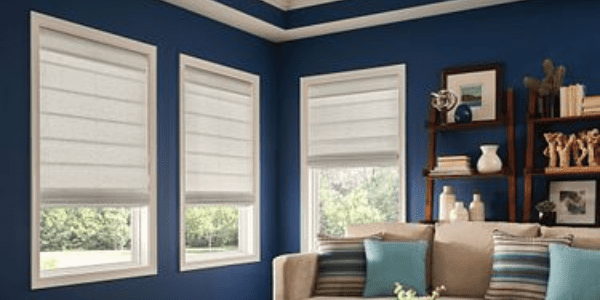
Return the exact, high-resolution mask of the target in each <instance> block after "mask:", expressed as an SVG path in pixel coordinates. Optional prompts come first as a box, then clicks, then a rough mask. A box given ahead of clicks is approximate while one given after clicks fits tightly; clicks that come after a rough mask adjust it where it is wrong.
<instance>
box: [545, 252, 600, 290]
mask: <svg viewBox="0 0 600 300" xmlns="http://www.w3.org/2000/svg"><path fill="white" fill-rule="evenodd" d="M549 250H550V279H549V280H548V293H547V294H546V300H598V299H600V251H592V250H583V249H576V248H569V247H567V246H564V245H550V248H549Z"/></svg>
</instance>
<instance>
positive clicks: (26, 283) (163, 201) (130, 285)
mask: <svg viewBox="0 0 600 300" xmlns="http://www.w3.org/2000/svg"><path fill="white" fill-rule="evenodd" d="M30 10H35V11H38V12H41V13H44V14H48V15H52V16H55V17H59V18H62V19H65V20H69V21H73V22H76V23H80V24H83V25H86V26H91V27H94V28H97V29H100V30H104V31H108V32H111V33H115V34H118V35H122V36H125V37H128V38H132V39H135V40H139V41H142V42H146V43H149V44H153V45H156V46H157V49H158V50H157V51H158V155H159V158H158V184H159V185H158V275H157V276H152V277H145V278H134V279H125V280H117V281H112V282H102V283H94V284H83V285H76V286H72V287H61V288H52V289H47V290H41V291H30V288H29V287H30V271H29V270H30V250H29V249H30V238H29V236H30V217H29V215H30V204H29V203H30V200H29V199H30V191H29V190H30V189H29V184H30V180H29V176H30V171H29V170H30V156H29V145H30V143H29V128H30V126H29V120H30V117H29V115H30V114H29V108H30V104H29V103H30V97H29V94H30V86H29V82H30V72H29V55H30V54H29V53H30V51H29V12H30ZM0 37H2V42H1V43H0V97H1V98H0V122H1V124H0V140H2V141H3V142H2V145H1V146H0V195H2V203H3V207H2V209H0V236H1V237H2V247H1V249H0V253H1V255H0V257H2V263H1V265H2V270H1V271H0V290H1V291H2V292H1V296H0V299H37V300H45V299H77V300H80V299H86V300H100V299H102V300H106V299H125V300H133V299H144V300H152V299H156V300H159V299H160V300H164V299H215V300H217V299H222V300H230V299H252V300H258V299H261V300H262V299H269V298H270V294H271V291H270V288H271V263H270V262H271V260H272V258H273V257H274V255H276V254H277V247H278V242H277V236H278V232H277V231H276V229H275V228H276V227H277V226H276V225H277V224H276V223H275V222H276V218H275V217H273V216H274V215H275V214H276V207H277V204H276V202H275V201H276V197H275V196H276V191H275V189H274V187H275V186H276V182H275V181H276V176H275V172H276V171H277V170H276V169H275V164H276V152H275V151H276V147H277V134H276V127H275V126H274V125H275V124H276V118H277V112H278V111H279V109H278V102H277V101H276V97H275V93H276V90H275V86H276V84H277V83H276V76H275V75H276V64H275V61H274V59H273V57H275V56H276V51H277V48H276V46H275V45H273V44H271V43H269V42H265V41H264V40H261V39H259V38H256V37H253V36H251V35H248V34H246V33H243V32H241V31H238V30H234V29H231V28H229V27H227V26H225V25H222V24H219V23H216V22H214V21H211V20H208V19H205V18H202V17H198V16H197V15H194V14H192V13H189V12H186V11H184V10H182V9H179V8H176V7H174V6H171V5H168V4H166V3H164V2H161V1H152V0H127V1H123V0H95V1H90V0H85V1H81V0H52V1H49V0H10V1H9V0H3V1H0ZM181 52H183V53H187V54H190V55H192V56H196V57H199V58H203V59H207V60H210V61H214V62H217V63H221V64H224V65H228V66H232V67H235V68H239V69H242V70H245V71H248V72H251V73H255V74H259V75H260V77H261V101H262V110H261V123H262V131H261V142H262V151H261V159H262V176H261V181H262V195H261V196H262V197H261V198H262V203H261V215H262V216H263V217H262V219H261V221H262V222H261V228H262V231H261V246H262V247H261V248H262V261H261V262H260V263H254V264H247V265H240V266H232V267H224V268H217V269H210V270H202V271H191V272H185V273H180V272H179V271H178V269H179V268H178V265H179V258H178V244H179V243H178V236H179V235H178V199H179V198H178V192H179V191H178V186H179V185H178V153H179V152H178V141H177V136H178V128H177V126H178V125H177V124H178V121H177V120H178V104H177V103H178V70H179V69H178V54H179V53H181Z"/></svg>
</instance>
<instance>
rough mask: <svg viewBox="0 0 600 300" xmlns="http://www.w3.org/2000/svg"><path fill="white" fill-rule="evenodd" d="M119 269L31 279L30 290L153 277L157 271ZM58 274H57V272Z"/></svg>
mask: <svg viewBox="0 0 600 300" xmlns="http://www.w3.org/2000/svg"><path fill="white" fill-rule="evenodd" d="M121 266H122V267H121V268H118V269H117V268H115V267H113V268H111V269H110V270H104V271H95V270H92V271H90V272H86V273H81V272H78V273H75V272H67V271H61V272H60V273H61V274H60V275H58V274H56V275H54V274H53V275H50V276H45V277H37V278H36V276H34V277H32V280H31V289H32V290H38V289H45V288H52V287H59V286H67V285H76V284H82V283H91V282H99V281H108V280H116V279H124V278H131V277H142V276H153V275H157V274H158V271H157V268H156V266H142V267H126V266H123V265H121ZM57 273H58V272H57Z"/></svg>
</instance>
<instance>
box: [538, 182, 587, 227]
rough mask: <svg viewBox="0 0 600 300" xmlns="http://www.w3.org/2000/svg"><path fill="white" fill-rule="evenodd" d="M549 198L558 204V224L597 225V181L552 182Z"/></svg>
mask: <svg viewBox="0 0 600 300" xmlns="http://www.w3.org/2000/svg"><path fill="white" fill-rule="evenodd" d="M549 198H550V201H552V202H554V204H556V224H563V225H590V226H591V225H596V222H597V221H598V220H597V215H598V211H597V207H596V180H572V181H551V182H550V192H549Z"/></svg>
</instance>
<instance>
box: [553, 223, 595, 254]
mask: <svg viewBox="0 0 600 300" xmlns="http://www.w3.org/2000/svg"><path fill="white" fill-rule="evenodd" d="M567 234H572V235H573V236H574V239H573V245H572V246H573V247H575V248H584V249H595V250H599V249H600V228H582V227H546V226H542V237H559V236H565V235H567Z"/></svg>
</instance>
